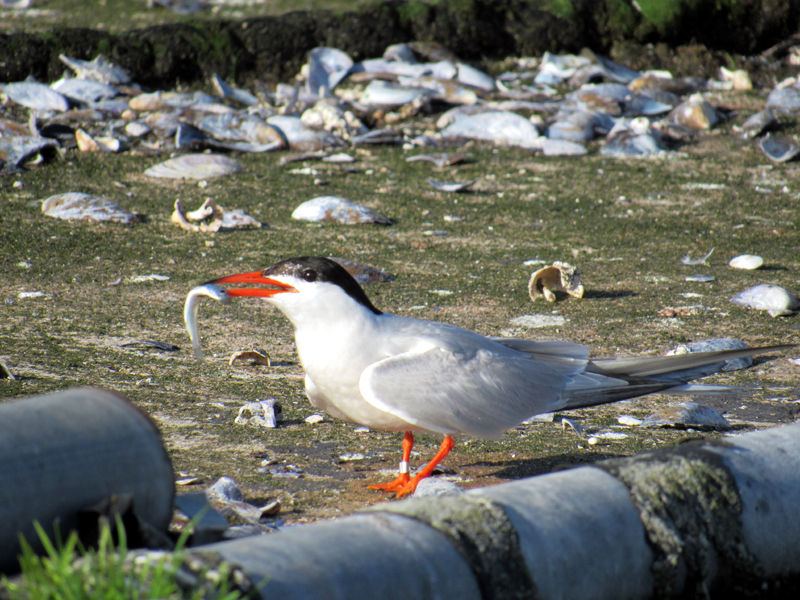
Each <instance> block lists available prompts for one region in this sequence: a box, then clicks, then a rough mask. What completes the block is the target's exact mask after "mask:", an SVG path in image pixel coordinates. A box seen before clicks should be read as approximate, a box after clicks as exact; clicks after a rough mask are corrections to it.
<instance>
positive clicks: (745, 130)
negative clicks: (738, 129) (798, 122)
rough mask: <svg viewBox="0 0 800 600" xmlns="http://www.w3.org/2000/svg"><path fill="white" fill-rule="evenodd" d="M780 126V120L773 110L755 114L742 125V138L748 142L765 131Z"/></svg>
mask: <svg viewBox="0 0 800 600" xmlns="http://www.w3.org/2000/svg"><path fill="white" fill-rule="evenodd" d="M777 124H778V119H776V118H775V115H774V114H773V113H772V109H771V108H765V109H764V110H762V111H760V112H757V113H755V114H754V115H752V116H751V117H750V118H749V119H747V121H745V122H744V124H743V125H742V137H743V138H744V139H746V140H749V139H751V138H754V137H756V136H758V135H760V134H762V133H763V132H764V131H768V130H769V129H772V128H773V127H775V126H776V125H777Z"/></svg>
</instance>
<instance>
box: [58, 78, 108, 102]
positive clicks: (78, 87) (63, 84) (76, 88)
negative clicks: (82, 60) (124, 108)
mask: <svg viewBox="0 0 800 600" xmlns="http://www.w3.org/2000/svg"><path fill="white" fill-rule="evenodd" d="M50 87H51V88H52V89H54V90H55V91H57V92H58V93H59V94H62V95H64V96H66V97H67V98H68V99H70V100H72V101H73V102H83V103H84V104H90V103H92V102H97V101H98V100H104V99H107V98H114V97H115V96H119V90H117V88H115V87H113V86H111V85H107V84H105V83H100V82H99V81H90V80H88V79H60V80H58V81H56V82H55V83H53V84H52V85H51V86H50Z"/></svg>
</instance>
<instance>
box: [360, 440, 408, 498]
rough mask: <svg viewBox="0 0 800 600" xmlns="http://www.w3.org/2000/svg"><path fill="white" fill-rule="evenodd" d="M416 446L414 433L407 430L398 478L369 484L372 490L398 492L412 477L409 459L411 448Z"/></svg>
mask: <svg viewBox="0 0 800 600" xmlns="http://www.w3.org/2000/svg"><path fill="white" fill-rule="evenodd" d="M413 447H414V434H413V433H411V432H410V431H406V434H405V435H404V436H403V460H402V461H401V462H400V475H398V476H397V479H395V480H394V481H390V482H389V483H380V484H377V485H370V486H368V487H369V489H371V490H380V491H382V492H396V491H397V490H398V489H400V488H401V487H403V486H404V485H406V484H407V483H408V482H409V480H410V479H411V477H410V476H409V475H408V459H409V458H411V449H412V448H413Z"/></svg>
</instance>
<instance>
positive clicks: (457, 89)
mask: <svg viewBox="0 0 800 600" xmlns="http://www.w3.org/2000/svg"><path fill="white" fill-rule="evenodd" d="M399 83H401V84H403V85H405V86H408V87H415V88H419V89H422V90H424V91H425V92H427V95H430V98H431V99H436V100H441V101H442V102H447V103H448V104H467V105H472V104H476V103H477V102H478V95H477V94H476V93H475V92H474V91H472V90H471V89H468V88H466V87H464V86H462V85H459V84H457V83H456V82H455V81H453V80H450V79H441V78H438V77H420V78H417V79H408V78H404V77H400V78H399ZM427 95H426V97H427ZM424 99H425V97H420V98H419V99H418V100H416V102H417V103H419V102H420V101H422V100H424ZM414 102H415V101H412V104H413V103H414Z"/></svg>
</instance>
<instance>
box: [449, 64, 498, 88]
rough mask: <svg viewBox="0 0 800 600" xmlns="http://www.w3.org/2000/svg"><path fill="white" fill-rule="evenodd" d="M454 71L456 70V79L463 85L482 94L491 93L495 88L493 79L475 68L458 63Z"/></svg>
mask: <svg viewBox="0 0 800 600" xmlns="http://www.w3.org/2000/svg"><path fill="white" fill-rule="evenodd" d="M456 69H457V70H458V73H457V75H456V79H457V80H458V81H460V82H461V83H463V84H466V85H469V86H471V87H475V88H478V89H480V90H483V91H484V92H493V91H494V90H495V88H496V87H497V86H496V84H495V81H494V78H493V77H490V76H489V75H487V74H486V73H484V72H483V71H479V70H478V69H476V68H475V67H470V66H469V65H465V64H464V63H458V64H457V65H456Z"/></svg>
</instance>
